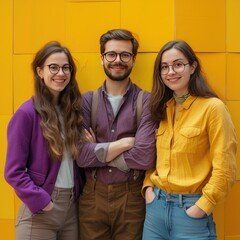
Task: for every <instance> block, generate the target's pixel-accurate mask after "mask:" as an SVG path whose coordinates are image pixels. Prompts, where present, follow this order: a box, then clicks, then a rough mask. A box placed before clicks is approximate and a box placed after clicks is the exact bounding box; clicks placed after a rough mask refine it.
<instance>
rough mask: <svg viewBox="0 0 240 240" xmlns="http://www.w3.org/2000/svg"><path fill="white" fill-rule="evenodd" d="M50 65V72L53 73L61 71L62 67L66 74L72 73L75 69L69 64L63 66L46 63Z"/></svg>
mask: <svg viewBox="0 0 240 240" xmlns="http://www.w3.org/2000/svg"><path fill="white" fill-rule="evenodd" d="M45 66H48V68H49V71H50V73H52V74H57V73H58V72H59V71H60V68H61V69H62V71H63V73H64V74H70V73H71V72H72V70H73V67H72V66H71V65H69V64H65V65H63V66H62V67H60V66H59V65H57V64H49V65H45Z"/></svg>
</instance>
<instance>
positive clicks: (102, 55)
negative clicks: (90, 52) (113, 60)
mask: <svg viewBox="0 0 240 240" xmlns="http://www.w3.org/2000/svg"><path fill="white" fill-rule="evenodd" d="M100 58H101V64H102V65H103V55H101V56H100Z"/></svg>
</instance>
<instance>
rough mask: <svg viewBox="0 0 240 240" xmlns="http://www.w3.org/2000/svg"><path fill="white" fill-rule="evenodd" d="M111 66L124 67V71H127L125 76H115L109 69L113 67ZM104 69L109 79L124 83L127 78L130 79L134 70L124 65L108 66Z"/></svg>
mask: <svg viewBox="0 0 240 240" xmlns="http://www.w3.org/2000/svg"><path fill="white" fill-rule="evenodd" d="M111 66H121V67H123V68H124V69H126V71H125V72H124V73H123V74H120V75H113V74H112V73H111V72H110V71H109V70H108V69H109V68H110V67H111ZM103 68H104V72H105V74H106V75H107V77H108V78H109V79H111V80H112V81H118V82H120V81H123V80H125V79H126V78H128V77H129V75H130V73H131V72H132V68H129V67H128V65H123V64H121V63H118V64H108V65H107V66H103Z"/></svg>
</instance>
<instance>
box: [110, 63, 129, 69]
mask: <svg viewBox="0 0 240 240" xmlns="http://www.w3.org/2000/svg"><path fill="white" fill-rule="evenodd" d="M111 66H113V67H114V66H117V67H124V68H126V67H127V64H123V63H121V62H119V63H110V64H109V67H111Z"/></svg>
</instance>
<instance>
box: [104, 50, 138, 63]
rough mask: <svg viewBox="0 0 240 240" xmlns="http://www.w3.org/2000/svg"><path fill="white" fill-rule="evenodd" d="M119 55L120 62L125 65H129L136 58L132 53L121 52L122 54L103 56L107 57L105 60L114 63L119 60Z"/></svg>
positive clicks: (105, 54) (108, 53) (107, 53)
mask: <svg viewBox="0 0 240 240" xmlns="http://www.w3.org/2000/svg"><path fill="white" fill-rule="evenodd" d="M118 55H119V57H120V60H121V61H122V62H124V63H127V62H129V61H130V60H131V58H132V57H133V56H134V54H133V53H130V52H121V53H116V52H113V51H111V52H106V53H103V54H102V56H104V57H105V59H106V60H107V61H108V62H110V63H111V62H114V61H115V60H116V59H117V56H118Z"/></svg>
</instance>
